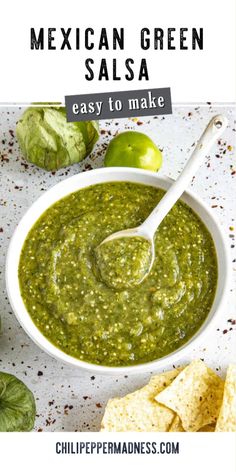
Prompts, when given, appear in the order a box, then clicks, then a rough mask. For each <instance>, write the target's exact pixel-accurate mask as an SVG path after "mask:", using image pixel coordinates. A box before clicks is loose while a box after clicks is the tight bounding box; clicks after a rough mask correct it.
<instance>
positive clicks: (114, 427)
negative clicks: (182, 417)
mask: <svg viewBox="0 0 236 472" xmlns="http://www.w3.org/2000/svg"><path fill="white" fill-rule="evenodd" d="M179 372H180V369H176V370H172V371H169V372H165V373H163V374H160V375H155V376H154V377H152V378H151V379H150V382H149V383H148V385H146V386H145V387H143V388H141V389H140V390H137V391H135V392H133V393H130V394H129V395H126V396H125V397H123V398H113V399H112V400H109V401H108V403H107V406H106V410H105V414H104V417H103V420H102V425H101V431H117V432H121V431H122V432H124V431H135V432H141V431H143V432H149V431H168V429H169V427H170V425H171V423H172V421H173V419H174V416H175V413H174V412H173V411H171V410H170V409H169V408H166V407H165V406H164V405H160V404H158V403H157V402H156V400H155V399H154V398H155V396H156V395H157V393H159V392H161V391H162V390H163V388H165V387H167V386H168V385H170V383H171V382H172V381H173V380H174V379H175V377H176V376H177V375H178V374H179Z"/></svg>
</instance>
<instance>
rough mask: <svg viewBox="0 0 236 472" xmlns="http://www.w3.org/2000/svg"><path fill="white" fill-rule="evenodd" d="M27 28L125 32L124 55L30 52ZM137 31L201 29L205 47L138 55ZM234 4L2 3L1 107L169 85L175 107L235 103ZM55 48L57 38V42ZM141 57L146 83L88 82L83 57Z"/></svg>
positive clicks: (184, 0) (227, 0)
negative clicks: (146, 65) (85, 94)
mask: <svg viewBox="0 0 236 472" xmlns="http://www.w3.org/2000/svg"><path fill="white" fill-rule="evenodd" d="M30 27H34V28H39V27H44V28H48V27H57V28H60V27H64V28H68V27H72V28H75V27H80V28H86V27H93V28H95V29H96V30H97V31H99V29H100V28H101V27H106V28H108V31H109V29H111V28H112V27H117V28H120V27H124V28H125V38H126V42H125V44H126V47H125V50H124V51H112V50H110V51H100V52H99V51H96V50H95V51H94V52H93V51H92V52H91V51H84V50H81V51H76V50H72V51H68V50H67V49H66V50H64V51H61V50H57V51H47V50H44V51H36V50H33V51H31V50H30ZM142 27H149V28H150V29H152V28H154V27H161V28H164V29H165V28H167V27H176V28H179V27H189V28H191V27H196V28H199V27H203V28H204V50H203V51H199V50H198V49H197V50H196V51H192V50H191V49H190V50H188V51H177V50H175V51H167V50H165V51H155V50H150V51H142V50H141V49H140V47H139V33H140V29H141V28H142ZM234 31H235V0H224V2H220V1H219V0H198V1H196V2H194V1H190V0H178V1H176V0H165V1H163V0H145V1H142V2H141V1H139V0H136V1H133V0H129V1H128V0H119V2H115V1H111V0H102V1H97V0H89V1H78V0H67V1H66V2H65V1H61V0H50V1H49V0H41V1H40V2H34V1H32V0H21V1H18V0H12V1H6V0H3V1H2V2H1V11H0V60H1V62H0V70H1V74H0V102H14V101H16V102H30V101H54V100H59V101H64V95H66V94H79V93H89V92H99V91H101V92H102V91H108V90H110V91H115V90H125V89H137V88H147V87H167V86H171V88H172V100H173V101H174V102H206V101H218V102H223V101H224V102H229V101H234V100H235V95H236V92H235V83H236V79H235V34H234ZM58 44H60V41H59V40H58ZM87 57H93V58H94V59H95V61H96V63H97V69H98V63H99V59H100V58H101V57H106V58H107V61H108V67H109V70H110V71H111V69H112V62H111V60H112V58H113V57H116V58H117V60H118V63H119V69H120V71H121V73H122V71H123V72H124V66H122V65H123V64H124V61H125V59H126V58H127V57H133V58H134V59H135V62H136V63H137V64H138V63H139V61H140V58H141V57H146V59H147V61H148V67H149V75H150V80H149V82H146V81H141V82H139V81H138V80H133V81H132V82H127V81H125V80H123V81H120V82H113V81H112V80H109V82H106V81H103V82H98V81H97V80H96V79H94V81H93V82H87V81H86V80H85V79H84V72H85V70H84V60H85V58H87Z"/></svg>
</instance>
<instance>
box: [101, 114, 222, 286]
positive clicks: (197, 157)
mask: <svg viewBox="0 0 236 472" xmlns="http://www.w3.org/2000/svg"><path fill="white" fill-rule="evenodd" d="M227 124H228V120H227V118H226V117H225V116H223V115H217V116H215V117H214V118H212V120H211V121H210V123H209V124H208V126H207V128H206V129H205V131H204V133H203V134H202V136H201V137H200V139H199V141H198V143H197V145H196V147H195V149H194V151H193V153H192V155H191V157H190V158H189V160H188V162H187V164H186V166H185V167H184V169H183V171H182V173H181V174H180V176H179V177H178V179H177V180H176V181H175V182H174V183H173V185H172V186H171V187H170V189H169V190H168V192H166V194H165V195H164V197H163V198H162V199H161V201H160V202H159V203H158V205H157V206H156V207H155V208H154V210H153V211H152V212H151V213H150V215H149V216H148V217H147V219H146V220H145V221H144V222H143V223H142V224H141V225H140V226H137V227H136V228H130V229H125V230H122V231H117V232H116V233H113V234H111V235H110V236H108V237H107V238H106V239H104V240H103V241H102V243H101V244H104V243H107V242H109V241H112V240H113V239H118V238H126V237H142V238H144V239H146V240H148V241H149V242H150V245H151V251H152V257H151V261H150V265H149V268H147V269H148V270H147V272H146V273H145V275H144V276H143V277H142V279H140V283H141V282H142V281H143V279H144V278H145V277H146V276H147V275H148V274H149V272H150V270H151V268H152V265H153V262H154V259H155V246H154V235H155V232H156V230H157V228H158V227H159V225H160V224H161V222H162V220H163V219H164V218H165V216H166V215H167V214H168V213H169V211H170V210H171V208H172V207H173V206H174V204H175V203H176V202H177V200H178V199H179V198H180V196H181V195H182V194H183V192H184V191H185V189H186V188H187V186H188V185H189V183H190V182H191V180H192V178H193V176H194V175H195V173H196V172H197V170H198V168H199V167H200V165H201V164H202V162H203V159H204V158H205V156H206V154H207V153H208V151H209V149H210V148H211V146H212V145H213V144H214V143H215V141H216V140H217V139H218V138H219V137H220V136H221V134H222V133H223V131H224V130H225V128H226V126H227ZM101 244H100V246H101Z"/></svg>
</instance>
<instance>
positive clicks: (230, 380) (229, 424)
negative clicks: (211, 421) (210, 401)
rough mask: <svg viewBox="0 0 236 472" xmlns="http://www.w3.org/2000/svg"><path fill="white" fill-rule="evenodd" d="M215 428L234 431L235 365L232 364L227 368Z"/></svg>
mask: <svg viewBox="0 0 236 472" xmlns="http://www.w3.org/2000/svg"><path fill="white" fill-rule="evenodd" d="M215 430H216V431H234V432H236V365H233V364H231V365H229V367H228V369H227V373H226V379H225V388H224V396H223V402H222V406H221V409H220V413H219V418H218V420H217V423H216V429H215Z"/></svg>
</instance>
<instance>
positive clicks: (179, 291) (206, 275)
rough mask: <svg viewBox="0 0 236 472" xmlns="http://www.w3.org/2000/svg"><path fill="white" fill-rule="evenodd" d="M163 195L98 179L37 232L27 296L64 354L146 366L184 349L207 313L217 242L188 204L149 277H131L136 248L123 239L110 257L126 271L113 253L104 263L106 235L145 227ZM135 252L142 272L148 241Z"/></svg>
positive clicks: (25, 261)
mask: <svg viewBox="0 0 236 472" xmlns="http://www.w3.org/2000/svg"><path fill="white" fill-rule="evenodd" d="M163 195H164V191H163V190H161V189H157V188H155V187H151V186H147V185H142V184H136V183H131V182H111V183H103V184H98V185H93V186H90V187H87V188H85V189H81V190H79V191H77V192H75V193H72V194H70V195H68V196H67V197H65V198H63V199H61V200H59V201H58V202H56V203H55V204H54V205H52V206H51V207H50V208H48V209H47V210H46V211H45V213H44V214H43V215H42V216H41V217H40V218H39V219H38V221H37V222H36V223H35V225H34V226H33V227H32V229H31V230H30V232H29V233H28V236H27V238H26V240H25V243H24V246H23V249H22V253H21V257H20V263H19V281H20V288H21V294H22V298H23V300H24V303H25V305H26V308H27V310H28V312H29V314H30V316H31V317H32V319H33V321H34V323H35V324H36V326H37V327H38V328H39V330H40V331H41V332H42V333H43V335H44V336H45V337H46V338H47V339H49V340H50V341H51V342H52V343H53V344H54V345H56V346H57V347H58V348H59V349H61V350H62V351H64V352H66V353H67V354H69V355H71V356H74V357H76V358H78V359H81V360H83V361H87V362H91V363H95V364H99V365H107V366H125V365H135V364H141V363H144V362H148V361H152V360H154V359H158V358H160V357H163V356H165V355H167V354H169V353H170V352H173V351H175V350H176V349H178V348H179V347H180V346H181V345H183V344H184V343H186V342H187V341H188V340H189V339H190V338H191V337H192V336H193V335H194V334H195V333H196V331H198V329H199V328H200V326H201V325H202V323H203V322H204V320H205V319H206V317H207V315H208V313H209V311H210V308H211V306H212V303H213V300H214V296H215V289H216V284H217V260H216V253H215V247H214V243H213V240H212V238H211V236H210V234H209V232H208V231H207V229H206V227H205V226H204V224H203V223H202V221H201V220H200V219H199V218H198V216H197V215H196V214H195V213H194V212H193V211H192V210H191V208H190V207H188V206H187V205H186V204H184V203H182V202H181V201H179V202H177V204H176V205H175V206H174V207H173V208H172V210H171V211H170V213H169V214H168V215H167V216H166V218H165V219H164V221H163V222H162V224H161V225H160V227H159V228H158V231H157V232H156V235H155V253H156V256H155V260H154V264H153V266H152V269H151V271H150V273H149V274H148V275H147V277H146V278H145V279H144V280H143V281H142V283H140V284H138V285H136V284H135V283H134V286H129V283H128V282H127V278H126V277H127V275H126V273H125V271H126V263H127V261H126V260H125V257H127V258H128V259H129V257H130V251H129V249H128V246H124V245H123V246H122V245H121V247H119V245H118V246H117V249H116V250H117V253H114V251H113V256H112V254H111V252H110V251H108V253H109V254H110V256H109V258H108V259H109V261H111V260H112V261H114V259H115V258H117V261H118V263H119V270H118V272H117V273H116V271H115V267H116V266H115V265H114V263H112V272H111V274H110V276H108V274H109V267H108V268H106V264H105V259H106V254H105V259H104V254H103V255H102V260H101V259H100V260H99V257H100V256H101V254H99V251H98V247H99V245H100V244H101V242H102V241H103V240H104V239H105V238H106V237H108V236H109V235H110V234H112V233H114V232H116V231H120V230H123V229H126V228H132V227H136V226H138V225H140V224H141V223H142V222H143V221H144V220H145V219H146V218H147V216H148V215H149V214H150V212H151V211H152V209H153V208H154V207H155V206H156V205H157V203H158V202H159V201H160V199H161V198H162V197H163ZM141 239H142V238H141ZM101 247H102V245H101V246H100V248H101ZM122 251H123V256H122ZM135 257H136V260H134V264H135V265H134V267H135V268H137V270H138V272H139V271H140V270H142V267H143V263H144V259H143V255H142V247H139V250H138V251H137V253H136V254H135ZM119 258H120V260H119ZM122 258H123V262H122ZM101 261H102V262H101ZM122 263H123V266H124V273H123V274H122ZM103 264H105V265H103ZM117 267H118V265H117ZM117 274H118V275H117ZM134 274H135V270H134ZM107 276H108V278H107V279H106V277H107ZM116 278H117V279H119V280H120V285H119V283H118V285H117V282H116V283H115V284H113V282H112V281H114V280H116ZM119 280H118V282H119Z"/></svg>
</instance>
